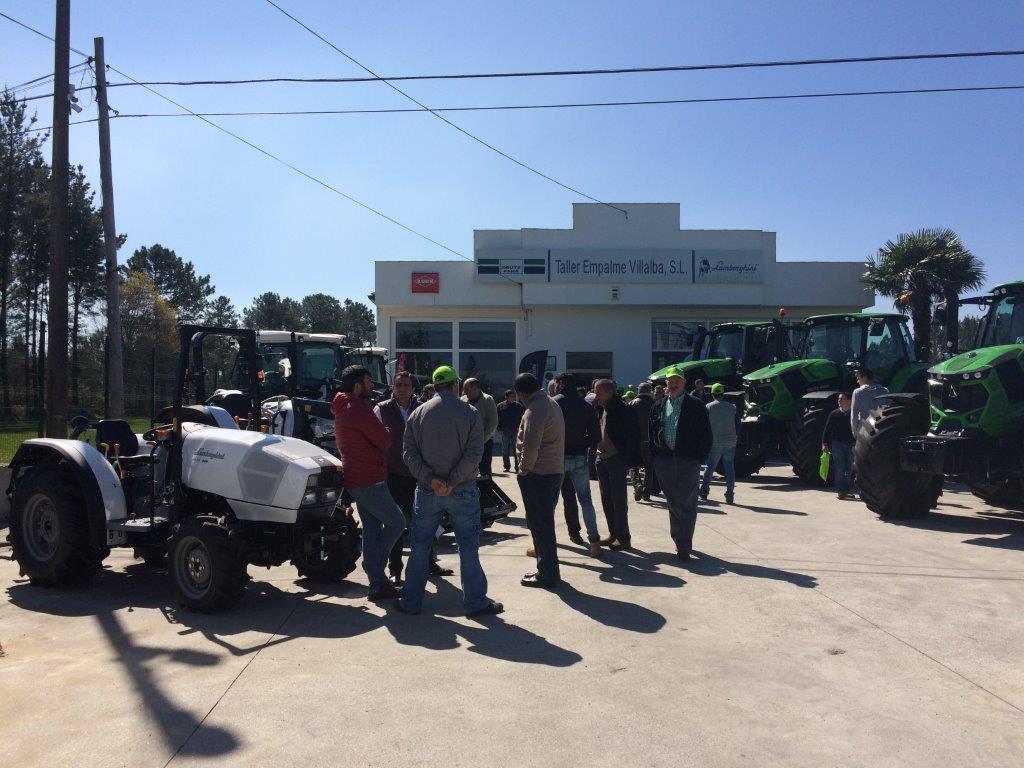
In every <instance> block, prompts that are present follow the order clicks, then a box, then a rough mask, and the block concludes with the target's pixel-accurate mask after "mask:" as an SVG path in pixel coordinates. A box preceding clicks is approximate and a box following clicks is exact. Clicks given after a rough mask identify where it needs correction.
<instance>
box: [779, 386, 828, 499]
mask: <svg viewBox="0 0 1024 768" xmlns="http://www.w3.org/2000/svg"><path fill="white" fill-rule="evenodd" d="M831 412H832V406H831V405H830V404H829V403H827V402H826V401H823V400H817V401H814V402H813V403H812V404H810V405H807V406H806V407H805V408H804V410H803V413H801V414H800V415H799V416H797V417H796V420H795V421H793V422H792V423H791V424H790V425H789V436H788V438H787V441H786V453H787V454H788V455H789V463H790V464H791V465H792V466H793V474H795V475H796V476H797V477H799V478H800V480H802V481H803V482H804V483H806V484H807V485H814V486H822V485H825V483H826V482H827V479H826V480H822V479H821V474H820V473H821V436H822V434H823V433H824V431H825V422H826V421H827V420H828V415H829V413H831ZM829 473H830V474H831V469H830V470H829Z"/></svg>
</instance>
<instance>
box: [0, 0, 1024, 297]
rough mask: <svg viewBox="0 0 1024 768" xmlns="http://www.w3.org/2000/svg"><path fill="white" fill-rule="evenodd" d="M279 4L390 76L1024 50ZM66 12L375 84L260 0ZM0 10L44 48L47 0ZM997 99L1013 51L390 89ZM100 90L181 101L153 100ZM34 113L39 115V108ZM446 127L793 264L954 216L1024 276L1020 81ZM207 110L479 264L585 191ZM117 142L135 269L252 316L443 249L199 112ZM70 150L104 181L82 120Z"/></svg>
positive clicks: (277, 104)
mask: <svg viewBox="0 0 1024 768" xmlns="http://www.w3.org/2000/svg"><path fill="white" fill-rule="evenodd" d="M281 4H282V5H283V6H284V7H285V8H287V9H288V10H290V11H291V12H293V13H295V14H296V15H297V16H299V17H300V18H301V19H303V20H304V21H305V22H306V23H307V24H309V25H310V26H312V27H314V28H315V29H317V30H318V31H320V32H321V34H323V35H324V36H325V37H327V38H328V39H330V40H332V41H333V42H335V43H336V44H337V45H338V46H339V47H341V48H342V49H343V50H346V51H348V52H349V53H350V54H352V55H353V56H355V57H356V58H358V59H360V60H362V61H363V62H364V63H365V64H367V65H368V66H370V67H371V68H373V69H375V70H376V71H378V72H380V73H382V74H411V73H448V72H485V71H502V70H521V69H563V68H594V67H629V66H654V65H671V64H690V63H718V62H732V61H755V60H770V59H792V58H812V57H813V58H817V57H835V56H864V55H875V54H893V53H921V52H934V51H955V50H982V49H1010V48H1016V49H1021V48H1024V3H1018V2H987V3H985V2H971V3H963V2H937V1H936V0H928V1H927V2H925V1H922V2H897V3H893V2H859V3H852V2H851V3H839V2H820V1H818V2H810V1H808V2H785V1H781V0H779V1H776V2H770V3H769V2H749V3H740V2H724V1H722V0H714V1H711V0H709V1H708V2H631V3H621V2H516V3H500V4H499V3H480V2H460V3H455V2H435V3H386V4H384V3H354V2H300V1H299V0H281ZM72 6H73V7H72V14H73V15H72V45H73V46H75V47H77V48H79V49H81V50H83V51H91V50H92V38H93V37H94V36H96V35H103V36H104V37H105V39H106V51H107V59H108V62H109V63H111V64H113V65H115V66H117V67H118V68H120V69H122V70H124V71H125V72H127V73H129V74H130V75H132V76H133V77H135V78H138V79H196V78H240V77H261V76H274V75H295V76H351V75H359V74H362V73H361V72H359V70H357V68H356V67H355V66H354V65H353V64H351V63H350V62H348V61H346V60H345V59H343V58H342V57H341V56H340V55H338V54H337V53H335V52H334V51H332V50H331V49H329V48H328V47H326V46H325V45H323V44H322V43H320V42H319V41H318V40H316V39H315V38H313V37H312V36H310V35H309V34H308V33H307V32H305V31H304V30H302V29H300V28H299V27H297V26H296V25H295V24H293V23H292V22H291V21H289V20H288V19H286V18H285V17H284V16H282V15H281V14H280V13H279V12H277V11H276V10H274V9H273V8H272V7H271V6H269V5H267V4H266V3H265V2H262V1H261V0H245V1H242V0H239V1H238V2H214V3H200V2H194V3H153V2H144V3H139V2H129V1H128V0H103V2H100V1H99V0H72ZM0 10H3V11H4V12H6V13H8V14H10V15H12V16H14V17H16V18H19V19H21V20H23V21H25V22H27V23H29V24H32V25H33V26H37V27H39V28H41V29H44V30H45V31H47V32H50V33H52V29H53V18H52V16H53V4H52V3H50V2H40V1H38V0H31V1H27V0H26V1H24V2H4V1H3V0H0ZM77 59H78V57H77V56H74V55H73V57H72V61H73V62H74V61H77ZM51 68H52V48H51V46H50V44H49V43H48V42H46V41H44V40H42V39H40V38H38V37H35V36H34V35H31V34H30V33H28V32H25V31H24V30H22V29H20V28H17V27H15V26H14V25H12V24H10V23H9V22H7V21H6V20H3V19H0V82H6V83H9V84H14V83H19V82H21V81H24V80H27V79H29V78H32V77H36V76H37V75H40V74H43V73H45V72H46V71H47V70H48V69H51ZM119 79H120V78H119V77H116V76H111V78H110V80H111V81H112V82H114V81H116V80H119ZM999 84H1024V57H1021V58H1014V59H987V60H970V61H939V62H912V63H900V64H881V63H879V64H863V65H842V66H829V67H813V68H786V69H781V70H760V71H740V72H708V73H665V74H645V75H623V76H603V77H591V78H564V79H555V78H551V79H539V78H538V79H528V80H492V81H454V82H440V83H438V82H416V83H408V84H406V85H405V86H403V87H407V89H408V90H409V91H410V92H411V93H412V94H413V95H415V96H416V97H417V98H418V99H420V100H422V101H425V102H426V103H427V104H430V105H431V106H453V105H470V104H510V103H530V102H551V101H565V100H572V101H579V100H621V99H629V100H632V99H643V98H691V97H704V96H723V95H724V96H735V95H754V94H775V93H798V92H808V91H822V90H856V89H882V88H916V87H948V86H965V85H999ZM163 90H164V91H165V92H166V93H167V94H168V95H170V96H172V97H173V98H175V99H177V100H179V101H181V102H182V103H183V104H186V105H187V106H189V107H190V108H192V109H195V110H200V111H202V110H214V109H216V110H252V109H299V108H309V109H323V108H368V107H395V106H408V104H407V103H406V102H404V100H403V99H402V98H401V97H400V96H398V95H397V94H394V93H393V92H392V91H390V89H388V88H387V87H386V86H384V85H382V84H379V83H368V84H354V85H343V84H333V85H264V86H235V87H230V88H172V87H166V88H164V89H163ZM110 100H111V104H112V106H114V107H115V108H117V109H119V110H120V111H122V112H125V113H129V112H163V111H176V110H174V109H173V108H171V107H170V105H168V104H166V103H164V102H161V101H160V100H159V99H158V98H157V97H156V96H153V95H152V94H149V93H146V92H144V91H142V90H141V89H138V88H120V89H113V90H112V91H111V97H110ZM86 101H87V99H86ZM33 103H34V104H35V105H37V106H38V107H39V114H40V124H41V125H48V124H49V122H50V113H49V110H50V106H49V104H48V102H47V101H36V102H33ZM85 114H89V115H90V116H92V115H94V114H95V107H92V106H90V107H87V109H86V113H83V116H84V115H85ZM450 117H451V119H453V120H454V121H456V122H458V123H459V124H460V125H462V126H464V127H465V128H466V129H467V130H470V131H472V132H474V133H476V134H478V135H480V136H481V137H483V138H485V139H486V140H488V141H490V142H491V143H493V144H495V145H497V146H498V147H500V148H502V149H503V150H505V151H507V152H509V153H510V154H513V155H515V156H516V157H519V158H521V159H523V160H524V161H526V162H528V163H530V164H532V165H535V166H536V167H538V168H540V169H541V170H543V171H545V172H546V173H548V174H550V175H552V176H554V177H556V178H558V179H560V180H562V181H565V182H566V183H568V184H570V185H572V186H574V187H576V188H578V189H581V190H583V191H585V192H587V193H588V194H591V195H594V196H595V197H598V198H601V199H604V200H610V201H628V202H663V201H667V202H679V203H680V204H681V210H682V221H681V225H682V226H683V227H684V228H687V227H695V228H739V229H744V228H751V229H766V230H773V231H776V232H777V233H778V254H779V258H780V259H784V260H799V259H827V260H848V261H862V260H863V259H864V258H865V257H866V256H868V255H869V254H871V253H873V252H874V251H875V250H876V249H877V248H878V247H879V246H880V245H882V244H883V243H884V242H885V241H886V240H887V239H888V238H892V237H895V236H896V235H897V234H898V233H899V232H901V231H908V230H912V229H917V228H920V227H927V226H948V227H952V228H954V229H955V230H957V231H958V232H959V233H960V235H961V237H962V238H963V240H964V241H965V243H966V244H967V245H968V247H970V248H972V249H973V250H974V251H975V253H977V254H978V255H979V256H981V257H982V258H983V259H984V260H985V262H986V264H987V266H988V270H989V275H990V277H989V280H988V284H989V285H992V284H994V283H996V282H999V281H1005V280H1009V279H1013V278H1020V277H1022V268H1021V259H1020V255H1019V254H1020V244H1021V243H1022V242H1024V184H1022V179H1024V138H1022V137H1024V128H1022V126H1024V92H1003V93H980V94H962V95H961V94H958V95H951V94H942V95H917V96H888V97H865V98H850V99H831V100H813V101H811V100H808V101H801V102H792V101H790V102H775V103H741V104H726V105H722V104H718V105H673V106H652V107H627V108H600V109H586V110H583V109H581V110H546V111H522V112H489V113H462V114H457V115H450ZM217 120H218V121H219V122H220V123H221V124H223V125H224V126H225V127H228V128H230V129H231V130H232V131H235V132H237V133H239V134H240V135H242V136H244V137H245V138H247V139H249V140H251V141H253V142H255V143H258V144H260V145H262V146H264V147H266V148H267V149H268V150H270V151H272V152H274V153H276V154H278V155H280V156H281V157H283V158H284V159H286V160H288V161H289V162H291V163H293V164H295V165H297V166H299V167H301V168H303V169H305V170H308V171H309V172H311V173H313V174H314V175H316V176H318V177H320V178H322V179H324V180H325V181H327V182H329V183H331V184H333V185H335V186H337V187H339V188H340V189H342V190H344V191H345V192H347V193H348V194H351V195H353V196H355V197H357V198H359V199H361V200H363V201H364V202H366V203H368V204H370V205H372V206H374V207H377V208H379V209H381V210H383V211H384V212H386V213H388V214H389V215H391V216H393V217H395V218H397V219H399V220H401V221H402V222H404V223H406V224H408V225H409V226H411V227H413V228H415V229H418V230H420V231H422V232H424V233H425V234H428V235H429V236H431V237H433V238H434V239H436V240H439V241H441V242H443V243H445V244H447V245H450V246H451V247H452V248H454V249H455V250H457V251H459V252H461V253H462V254H465V255H466V256H469V257H471V256H472V231H473V229H474V228H481V229H491V228H519V227H567V226H570V223H571V221H570V219H571V206H570V204H571V203H572V202H574V201H577V200H580V199H581V198H579V197H578V196H576V195H574V194H572V193H570V192H566V191H565V190H563V189H560V188H558V187H556V186H554V185H552V184H550V183H548V182H545V181H543V180H541V179H539V178H537V177H536V176H534V175H532V174H530V173H528V172H526V171H524V170H522V169H521V168H519V167H517V166H515V165H512V164H511V163H509V162H508V161H506V160H504V159H502V158H501V157H498V156H497V155H495V154H493V153H491V152H489V151H488V150H486V149H484V148H483V147H480V146H479V145H477V144H475V143H474V142H472V141H470V140H468V139H467V138H465V137H464V136H462V135H460V134H458V133H457V132H455V131H453V130H452V129H451V128H449V127H447V126H445V125H444V124H443V123H441V122H440V121H439V120H437V119H436V118H434V117H432V116H430V115H428V114H404V115H352V116H328V117H262V118H252V117H225V118H218V119H217ZM112 132H113V155H114V174H115V197H116V210H117V224H118V230H119V231H121V232H125V233H127V235H128V242H127V245H126V247H125V248H124V249H123V250H122V252H121V258H122V260H124V259H126V258H127V257H128V256H129V255H130V254H131V251H132V250H134V249H135V248H136V247H138V246H139V245H144V244H151V243H154V242H160V243H162V244H164V245H165V246H168V247H170V248H173V249H175V250H176V251H177V252H178V254H179V255H181V256H183V257H185V258H187V259H190V260H192V261H193V262H194V263H195V265H196V267H197V268H198V269H199V270H200V271H201V272H208V273H210V274H211V275H212V276H213V279H214V282H215V283H216V285H217V288H218V290H219V292H221V293H225V294H226V295H228V296H229V297H230V298H231V299H232V300H233V301H234V302H235V303H236V305H237V306H239V307H242V306H245V305H247V304H248V303H249V302H250V301H251V299H252V297H253V296H254V295H256V294H258V293H260V292H262V291H265V290H275V291H278V292H280V293H283V294H286V295H292V296H295V297H297V298H301V296H303V295H305V294H307V293H313V292H317V291H324V292H327V293H331V294H334V295H336V296H338V297H340V298H344V297H352V298H356V299H361V300H365V298H366V295H367V294H368V293H370V291H371V290H373V262H374V260H381V259H435V258H454V257H452V256H451V255H450V254H447V253H446V252H445V251H442V250H440V249H438V248H436V247H435V246H432V245H430V244H429V243H427V242H425V241H423V240H420V239H418V238H416V237H415V236H413V235H411V234H409V233H407V232H405V231H404V230H401V229H399V228H397V227H395V226H394V225H393V224H390V223H388V222H386V221H384V220H382V219H380V218H377V217H376V216H373V215H372V214H369V213H367V212H365V211H364V210H362V209H360V208H358V207H356V206H354V205H352V204H351V203H349V202H347V201H345V200H343V199H342V198H340V197H337V196H336V195H334V194H332V193H330V192H327V191H326V190H324V189H322V188H320V187H318V186H316V185H314V184H312V183H310V182H309V181H308V180H306V179H303V178H302V177H300V176H298V175H296V174H294V173H293V172H291V171H289V170H287V169H285V168H283V167H281V166H279V165H277V164H275V163H273V162H272V161H270V160H268V159H266V158H265V157H263V156H261V155H259V154H257V153H256V152H254V151H253V150H251V149H249V148H248V147H246V146H244V145H242V144H241V143H239V142H236V141H235V140H233V139H231V138H229V137H227V136H225V135H223V134H221V133H219V132H217V131H215V130H213V129H212V128H210V127H209V126H207V125H204V124H203V123H201V122H200V121H198V120H196V119H195V118H161V119H146V120H119V121H115V122H114V123H113V128H112ZM71 136H72V138H71V158H72V160H73V161H74V162H76V163H81V164H83V165H84V166H85V167H86V169H87V172H88V173H89V176H90V178H91V179H92V180H94V182H95V186H97V187H98V180H99V176H98V170H97V149H96V128H95V125H94V124H88V125H81V126H77V127H72V134H71Z"/></svg>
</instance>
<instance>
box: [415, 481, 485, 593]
mask: <svg viewBox="0 0 1024 768" xmlns="http://www.w3.org/2000/svg"><path fill="white" fill-rule="evenodd" d="M446 511H447V512H448V516H449V517H450V518H451V521H452V527H453V528H454V529H455V540H456V541H457V542H458V544H459V576H460V577H461V579H462V604H463V606H464V607H465V609H466V613H470V612H471V611H476V610H479V609H481V608H485V607H486V606H487V605H488V604H489V603H490V602H491V601H490V600H489V599H488V597H487V576H485V575H484V569H483V568H482V567H481V565H480V530H481V527H482V526H481V525H480V490H479V489H478V488H477V486H476V483H475V482H471V483H465V484H464V485H460V486H459V487H458V488H456V489H455V490H453V491H452V492H451V493H450V494H449V495H448V496H438V495H437V494H436V493H434V492H433V491H432V490H431V489H430V487H429V486H426V485H417V486H416V502H415V503H414V504H413V508H412V526H411V527H410V529H409V538H410V539H411V544H410V552H409V563H408V565H407V566H406V569H405V586H404V587H402V606H403V607H405V608H407V609H408V610H409V611H410V612H412V613H419V611H420V608H421V607H422V605H423V593H424V591H426V587H427V567H428V566H429V565H430V548H431V547H432V546H433V544H434V533H435V532H436V531H437V528H438V526H439V525H441V516H442V514H443V513H444V512H446Z"/></svg>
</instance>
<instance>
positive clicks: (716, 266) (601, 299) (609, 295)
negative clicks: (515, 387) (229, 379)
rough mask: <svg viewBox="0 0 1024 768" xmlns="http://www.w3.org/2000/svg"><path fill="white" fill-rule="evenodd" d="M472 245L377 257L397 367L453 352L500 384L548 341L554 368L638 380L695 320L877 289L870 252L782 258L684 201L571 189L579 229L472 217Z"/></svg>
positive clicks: (850, 303) (864, 298)
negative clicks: (697, 223) (606, 199)
mask: <svg viewBox="0 0 1024 768" xmlns="http://www.w3.org/2000/svg"><path fill="white" fill-rule="evenodd" d="M616 208H619V209H623V210H625V211H626V212H627V214H628V215H624V214H623V213H622V212H620V211H619V210H616ZM474 259H475V261H474V262H473V263H470V262H469V261H378V262H376V275H375V280H376V285H375V291H374V297H373V298H374V301H375V303H376V305H377V343H378V345H380V346H383V347H387V348H389V349H390V350H392V354H393V355H394V356H396V357H398V359H399V362H398V367H399V368H404V369H406V370H410V371H412V372H413V373H416V374H422V375H429V374H430V372H431V371H432V370H433V369H434V368H435V367H436V366H438V365H441V364H451V365H454V366H455V367H456V368H457V370H458V371H459V373H460V375H462V376H463V377H467V376H470V375H476V376H478V377H484V378H485V379H486V381H487V385H489V387H490V388H491V389H492V390H494V391H504V389H505V388H506V387H508V386H509V385H510V384H511V382H512V379H513V378H514V376H515V374H516V372H517V370H518V367H519V362H520V360H521V359H522V358H523V357H524V356H525V355H527V354H530V353H534V352H541V351H545V350H546V351H547V354H548V355H549V359H548V369H549V370H558V371H561V370H568V371H574V372H577V373H579V375H580V378H581V379H590V378H594V377H596V376H609V375H610V376H612V377H613V378H615V379H616V380H617V381H618V382H620V383H623V384H626V383H637V382H639V381H642V380H643V379H644V378H645V377H646V376H647V375H648V374H649V373H650V372H651V371H654V370H656V369H658V368H661V367H662V366H664V365H667V364H669V363H671V362H676V361H678V360H682V359H684V358H685V357H686V355H688V354H689V353H690V352H691V350H690V349H689V348H688V346H687V344H688V343H689V342H688V339H689V337H690V333H688V332H687V331H692V329H694V328H695V327H696V326H697V325H705V326H706V327H709V328H710V327H711V326H712V325H714V324H715V323H719V322H725V321H730V320H732V321H740V320H762V319H765V320H769V319H771V318H774V317H776V316H777V315H778V311H779V309H780V308H781V307H785V309H786V311H787V318H788V319H790V320H799V319H802V318H804V317H808V316H811V315H817V314H825V313H830V312H850V311H859V310H861V309H863V308H864V307H865V306H869V305H871V304H873V303H874V297H873V295H872V294H871V292H870V291H868V290H866V289H865V287H864V286H863V285H862V284H861V283H860V279H859V278H860V276H861V274H862V272H863V269H864V268H863V265H862V264H859V263H853V262H825V261H800V262H795V261H789V262H787V261H776V258H775V233H774V232H763V231H761V230H744V229H730V230H706V229H680V228H679V205H678V204H677V203H654V204H649V203H628V204H619V203H616V204H615V207H614V208H612V207H609V206H606V205H601V204H597V203H576V204H574V205H573V221H572V228H571V229H513V230H486V229H485V230H476V231H475V232H474Z"/></svg>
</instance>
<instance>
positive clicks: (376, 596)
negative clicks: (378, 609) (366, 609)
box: [367, 582, 402, 603]
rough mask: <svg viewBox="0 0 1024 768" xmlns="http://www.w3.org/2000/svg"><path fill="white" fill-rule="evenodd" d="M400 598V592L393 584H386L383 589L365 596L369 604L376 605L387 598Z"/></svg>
mask: <svg viewBox="0 0 1024 768" xmlns="http://www.w3.org/2000/svg"><path fill="white" fill-rule="evenodd" d="M401 596H402V590H400V589H399V588H398V587H396V586H395V585H394V584H392V583H390V582H388V583H387V584H385V585H384V586H383V587H381V588H380V589H378V590H377V591H376V592H371V593H370V594H369V595H367V599H368V600H369V601H370V602H371V603H378V602H380V601H381V600H387V599H388V598H391V597H401Z"/></svg>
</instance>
